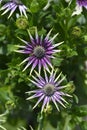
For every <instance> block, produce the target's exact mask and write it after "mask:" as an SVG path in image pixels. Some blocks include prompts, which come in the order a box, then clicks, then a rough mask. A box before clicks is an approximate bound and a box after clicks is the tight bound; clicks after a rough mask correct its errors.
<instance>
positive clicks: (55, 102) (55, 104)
mask: <svg viewBox="0 0 87 130" xmlns="http://www.w3.org/2000/svg"><path fill="white" fill-rule="evenodd" d="M51 98H52V101H53V103H54V104H55V106H56V108H57V110H58V111H60V110H59V107H58V105H57V103H56V101H55V99H54V98H53V97H51Z"/></svg>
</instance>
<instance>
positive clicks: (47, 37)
mask: <svg viewBox="0 0 87 130" xmlns="http://www.w3.org/2000/svg"><path fill="white" fill-rule="evenodd" d="M52 30H53V29H51V30H50V31H49V32H48V34H47V36H46V37H45V40H48V39H49V36H50V34H51V32H52Z"/></svg>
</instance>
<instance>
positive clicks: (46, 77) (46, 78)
mask: <svg viewBox="0 0 87 130" xmlns="http://www.w3.org/2000/svg"><path fill="white" fill-rule="evenodd" d="M44 74H45V80H46V83H48V76H47V73H46V70H45V69H44Z"/></svg>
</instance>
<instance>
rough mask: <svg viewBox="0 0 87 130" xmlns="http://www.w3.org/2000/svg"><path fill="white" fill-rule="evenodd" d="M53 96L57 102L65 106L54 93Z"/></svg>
mask: <svg viewBox="0 0 87 130" xmlns="http://www.w3.org/2000/svg"><path fill="white" fill-rule="evenodd" d="M54 98H55V100H56V101H57V102H58V103H59V104H61V105H62V106H63V107H64V108H66V106H65V105H64V104H63V103H62V102H61V100H60V99H58V98H57V97H56V95H54Z"/></svg>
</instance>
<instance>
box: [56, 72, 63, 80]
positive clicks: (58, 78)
mask: <svg viewBox="0 0 87 130" xmlns="http://www.w3.org/2000/svg"><path fill="white" fill-rule="evenodd" d="M61 74H62V72H61V73H60V74H59V75H58V76H57V78H56V79H55V80H54V82H55V83H56V82H57V81H58V79H59V77H60V76H61Z"/></svg>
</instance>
